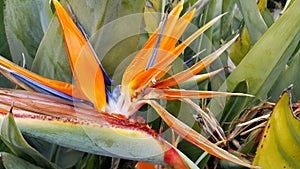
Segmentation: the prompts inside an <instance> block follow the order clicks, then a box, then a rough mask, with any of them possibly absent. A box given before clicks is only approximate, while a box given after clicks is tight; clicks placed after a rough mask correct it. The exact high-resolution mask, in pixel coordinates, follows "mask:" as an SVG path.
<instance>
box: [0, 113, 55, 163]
mask: <svg viewBox="0 0 300 169" xmlns="http://www.w3.org/2000/svg"><path fill="white" fill-rule="evenodd" d="M0 137H1V139H2V141H3V142H4V144H5V145H6V146H7V147H9V149H10V150H11V151H12V152H13V153H14V154H15V155H17V156H19V157H22V158H24V159H26V160H28V161H30V162H32V163H35V164H36V165H38V166H41V167H47V168H57V167H56V166H55V165H53V164H51V163H50V162H49V161H48V160H47V159H46V158H45V157H44V156H42V155H41V154H40V153H39V152H38V151H36V150H35V149H33V148H32V147H31V146H30V145H29V144H28V143H27V142H26V140H25V139H24V137H23V136H22V134H21V132H20V131H19V129H18V128H17V126H16V123H15V121H14V118H13V114H12V113H8V114H7V115H6V116H5V117H4V118H3V119H2V121H1V136H0Z"/></svg>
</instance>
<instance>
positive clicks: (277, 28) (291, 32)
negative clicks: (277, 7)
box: [211, 0, 300, 115]
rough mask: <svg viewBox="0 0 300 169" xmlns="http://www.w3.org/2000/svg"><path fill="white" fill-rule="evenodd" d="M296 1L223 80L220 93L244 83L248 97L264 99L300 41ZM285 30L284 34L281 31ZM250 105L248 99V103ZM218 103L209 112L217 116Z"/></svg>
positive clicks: (299, 12) (221, 106)
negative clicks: (253, 96) (224, 80)
mask: <svg viewBox="0 0 300 169" xmlns="http://www.w3.org/2000/svg"><path fill="white" fill-rule="evenodd" d="M299 5H300V1H299V0H295V2H294V3H293V4H292V6H291V7H290V8H289V9H288V10H287V11H286V12H285V13H284V14H283V15H282V16H281V17H280V18H279V19H278V20H277V21H276V22H275V23H274V24H273V25H272V26H271V27H270V28H269V29H268V30H267V31H266V32H265V33H264V34H263V36H262V37H261V38H260V39H259V41H258V42H257V43H256V44H255V45H254V46H253V48H252V49H251V50H250V51H249V52H248V54H247V55H246V56H245V58H244V59H243V60H242V62H241V63H240V64H239V65H238V67H236V69H235V70H234V71H233V72H232V73H231V74H230V76H229V77H228V78H227V79H226V82H225V83H224V84H223V85H222V87H221V88H220V90H227V91H233V90H234V89H235V87H236V86H237V84H238V83H240V82H241V81H246V82H247V83H248V91H249V93H250V94H253V95H255V96H257V97H258V98H264V97H266V94H267V93H268V92H269V90H270V88H271V87H272V86H273V84H274V83H275V81H276V79H277V78H278V77H279V75H280V73H281V71H283V70H284V69H285V64H286V63H287V61H288V60H289V58H290V57H291V56H292V54H293V52H294V50H295V48H296V47H297V45H298V43H299V40H300V33H299V32H300V27H299V25H300V18H299V17H298V16H299V15H300V11H299V9H298V6H299ZM282 30H284V31H282ZM249 101H251V100H250V99H249V100H248V103H249ZM219 103H225V102H224V101H222V102H217V100H213V102H212V103H211V110H212V111H213V112H214V113H216V114H217V115H219V113H220V112H221V111H222V110H223V105H220V104H219Z"/></svg>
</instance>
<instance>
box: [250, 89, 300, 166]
mask: <svg viewBox="0 0 300 169" xmlns="http://www.w3.org/2000/svg"><path fill="white" fill-rule="evenodd" d="M299 130H300V121H299V119H297V118H296V117H295V116H294V114H293V112H292V109H291V107H290V98H289V93H288V92H287V91H285V92H284V93H283V94H282V96H281V97H280V99H279V101H278V102H277V104H276V106H275V108H274V109H273V112H272V114H271V117H270V120H269V121H268V123H267V125H266V128H265V131H264V134H263V137H262V140H261V142H260V144H259V146H258V149H257V152H256V156H255V158H254V162H253V164H254V165H259V166H261V167H263V168H264V169H271V168H287V169H288V168H299V167H300V157H299V149H300V141H299V138H300V133H299Z"/></svg>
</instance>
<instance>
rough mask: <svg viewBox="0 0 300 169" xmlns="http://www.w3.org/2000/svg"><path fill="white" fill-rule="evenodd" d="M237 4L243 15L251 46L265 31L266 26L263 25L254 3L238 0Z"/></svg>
mask: <svg viewBox="0 0 300 169" xmlns="http://www.w3.org/2000/svg"><path fill="white" fill-rule="evenodd" d="M237 4H238V6H239V8H240V10H241V12H242V14H243V18H244V21H245V24H246V26H247V29H248V32H249V35H250V38H251V44H255V43H256V42H257V41H258V40H259V38H260V37H261V36H262V35H263V34H264V32H265V31H266V30H267V25H266V24H265V22H264V20H263V18H262V16H261V14H260V12H259V9H258V7H257V5H256V3H255V1H244V0H238V1H237Z"/></svg>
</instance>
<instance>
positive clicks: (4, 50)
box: [0, 0, 11, 59]
mask: <svg viewBox="0 0 300 169" xmlns="http://www.w3.org/2000/svg"><path fill="white" fill-rule="evenodd" d="M0 5H1V8H0V37H1V38H0V44H1V46H0V55H3V56H5V57H6V58H7V59H11V58H10V52H9V47H8V43H7V38H6V34H5V29H4V16H3V7H4V1H3V0H0Z"/></svg>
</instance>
